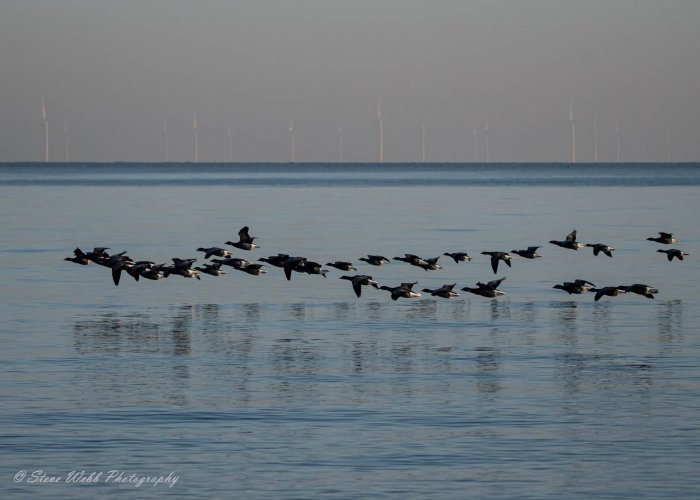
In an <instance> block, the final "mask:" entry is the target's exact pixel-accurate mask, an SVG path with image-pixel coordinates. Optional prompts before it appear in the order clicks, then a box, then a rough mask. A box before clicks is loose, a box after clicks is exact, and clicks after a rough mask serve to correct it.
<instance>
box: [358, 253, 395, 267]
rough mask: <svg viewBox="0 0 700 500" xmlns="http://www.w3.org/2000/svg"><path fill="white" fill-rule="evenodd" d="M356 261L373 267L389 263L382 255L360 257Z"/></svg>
mask: <svg viewBox="0 0 700 500" xmlns="http://www.w3.org/2000/svg"><path fill="white" fill-rule="evenodd" d="M357 260H361V261H363V262H366V263H367V264H371V265H373V266H381V265H382V264H388V263H389V262H391V261H390V260H389V259H387V258H386V257H384V256H383V255H368V256H367V257H360V258H359V259H357Z"/></svg>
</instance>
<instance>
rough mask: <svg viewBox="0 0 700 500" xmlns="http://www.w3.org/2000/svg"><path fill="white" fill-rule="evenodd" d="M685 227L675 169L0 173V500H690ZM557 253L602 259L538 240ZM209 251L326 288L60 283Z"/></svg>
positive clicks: (58, 168)
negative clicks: (124, 265)
mask: <svg viewBox="0 0 700 500" xmlns="http://www.w3.org/2000/svg"><path fill="white" fill-rule="evenodd" d="M699 216H700V164H696V163H682V164H680V163H669V164H660V163H656V164H632V163H598V164H553V163H547V164H536V163H527V164H517V163H509V164H430V163H411V164H393V163H392V164H302V163H300V164H192V163H190V164H175V163H173V164H166V163H162V164H142V163H138V164H136V163H109V164H89V163H88V164H81V163H63V164H62V163H49V164H40V163H14V164H12V163H4V164H0V221H1V224H0V228H1V229H2V237H1V238H0V262H2V271H1V272H0V280H1V286H0V298H1V300H0V318H2V321H1V322H0V339H1V342H2V349H0V360H1V366H2V372H1V373H2V375H1V377H0V401H1V402H2V412H0V446H1V449H2V454H0V497H2V498H15V497H17V498H32V499H34V498H95V497H106V498H120V497H122V496H124V497H126V496H129V497H131V498H133V497H138V498H161V497H171V498H245V499H256V498H273V499H281V498H285V499H286V498H299V499H302V498H304V499H308V498H324V499H325V498H328V499H349V498H352V499H356V498H358V499H361V498H397V499H412V498H416V499H423V498H431V499H437V498H440V499H443V498H445V499H452V498H497V499H501V498H502V499H506V498H508V499H510V498H519V499H526V498H532V499H562V498H574V499H591V498H606V499H615V498H635V499H646V498H658V499H670V498H673V499H695V498H698V492H699V491H700V419H699V418H698V416H699V415H700V291H699V290H698V286H699V285H700V222H699V219H698V217H699ZM244 226H248V227H249V231H250V234H251V235H252V236H255V237H256V239H255V243H257V244H258V245H259V248H256V249H254V250H251V251H243V250H239V249H237V248H234V247H233V246H231V245H227V244H226V242H227V241H236V240H237V239H238V231H239V230H240V229H241V228H242V227H244ZM573 230H576V231H577V236H578V241H581V242H584V243H605V244H609V245H612V246H613V247H614V248H615V250H614V252H613V257H612V258H610V257H608V256H606V255H604V254H602V253H601V254H599V255H597V256H595V255H594V254H593V251H592V249H591V248H588V247H584V248H581V249H579V250H576V251H574V250H569V249H565V248H561V247H559V246H556V245H553V244H551V243H550V241H552V240H563V239H564V238H565V236H566V235H567V234H569V233H570V232H571V231H573ZM661 231H663V232H670V233H672V234H673V236H674V238H677V239H678V240H679V242H678V243H674V244H673V245H663V244H660V243H657V242H654V241H649V240H647V238H649V237H655V236H658V233H659V232H661ZM214 246H218V247H222V248H226V249H228V250H231V251H232V253H233V255H234V256H236V257H242V258H245V259H248V260H250V261H257V260H258V259H259V258H261V257H268V256H271V255H276V254H277V253H285V254H288V255H292V256H303V257H306V258H308V259H309V260H312V261H316V262H318V263H320V264H322V265H324V268H326V269H328V272H327V273H326V275H325V277H324V276H322V275H309V274H302V273H296V272H295V273H293V274H292V276H291V279H290V280H287V279H286V278H285V276H284V273H283V271H282V270H281V269H279V268H276V267H272V266H267V267H265V269H266V270H267V273H265V274H262V275H260V276H253V275H249V274H246V273H243V272H240V271H238V270H236V269H233V268H231V267H229V268H225V270H226V274H225V275H223V276H218V277H214V276H209V275H202V276H201V280H197V279H192V278H190V279H188V278H184V277H181V276H175V275H171V276H170V277H168V278H167V279H162V280H159V281H149V280H145V279H141V280H139V281H138V282H137V281H135V280H134V279H132V278H131V277H130V276H128V275H126V274H124V275H123V276H122V279H121V282H120V283H119V285H118V286H115V285H114V283H113V281H112V276H111V272H110V270H109V269H108V268H106V267H102V266H98V265H95V264H91V265H87V266H82V265H77V264H74V263H72V262H69V261H65V260H64V259H65V258H66V257H71V256H72V255H73V250H74V249H75V248H81V249H82V250H84V251H89V250H92V249H93V248H94V247H108V248H109V250H107V252H108V253H119V252H123V251H126V252H127V254H128V255H129V256H130V257H132V258H133V259H134V260H150V261H155V262H158V263H171V259H172V258H180V259H187V258H196V259H197V262H196V263H195V265H199V264H201V263H203V262H205V258H204V257H205V255H204V253H203V252H201V251H198V250H197V249H198V248H200V247H214ZM530 246H539V247H540V248H539V249H538V253H539V254H540V255H541V258H536V259H525V258H522V257H519V256H517V255H513V259H512V262H511V263H512V266H511V267H508V266H506V265H504V264H503V263H501V265H500V266H499V268H498V272H497V273H494V271H493V270H492V268H491V264H490V257H489V256H488V255H483V254H482V253H481V252H484V251H504V252H511V251H512V250H519V249H525V248H527V247H530ZM671 247H673V248H678V249H681V250H683V251H684V252H686V253H688V254H689V255H688V256H686V257H685V259H684V260H682V261H681V260H676V259H674V260H673V261H669V260H668V259H667V257H666V255H665V254H664V253H661V252H658V250H659V249H668V248H671ZM457 251H463V252H467V253H468V254H469V255H470V256H471V257H472V259H471V260H470V261H468V262H460V263H456V262H454V260H452V259H451V258H450V257H448V256H445V255H443V254H444V253H445V252H457ZM407 253H410V254H416V255H419V256H421V257H425V258H430V257H438V256H440V259H439V260H438V263H439V264H440V265H441V266H442V269H437V270H430V271H425V270H423V269H422V268H419V267H415V266H411V265H409V264H407V263H405V262H401V261H397V260H393V257H397V256H403V255H404V254H407ZM369 254H372V255H383V256H385V257H387V258H388V259H389V260H390V261H391V262H390V263H388V264H385V265H383V266H380V267H376V266H371V265H369V264H366V263H365V262H362V261H359V258H360V257H364V256H367V255H369ZM334 261H351V262H353V263H354V264H355V265H356V267H357V269H358V270H357V271H350V272H344V271H339V270H337V269H334V268H332V267H328V266H326V265H325V264H326V263H329V262H334ZM348 274H350V275H351V274H368V275H371V276H372V277H373V278H374V280H376V281H377V282H378V283H379V284H380V285H386V286H397V285H399V284H400V283H403V282H417V284H416V285H415V286H414V290H417V291H421V290H423V289H434V288H438V287H440V286H442V285H444V284H452V283H456V286H455V288H454V289H455V291H458V293H459V294H460V295H459V297H455V298H451V299H444V298H440V297H433V296H431V295H430V293H429V292H421V297H419V298H411V299H406V298H400V299H398V300H396V301H393V300H392V299H391V296H390V294H389V293H388V292H387V291H385V290H377V289H374V288H372V287H363V290H362V295H361V296H360V297H356V296H355V294H354V292H353V289H352V286H351V284H350V282H348V281H346V280H342V279H340V277H341V276H343V275H348ZM502 277H505V278H506V279H505V280H504V281H503V282H502V283H501V285H500V287H499V288H500V289H501V290H502V291H503V292H505V295H503V296H500V297H498V298H495V299H489V298H485V297H481V296H478V295H474V294H471V293H469V292H467V291H461V288H463V287H474V285H475V283H477V282H486V281H490V280H494V279H496V278H502ZM574 279H585V280H587V281H590V282H592V283H595V285H596V286H598V287H604V286H613V287H615V286H618V285H630V284H633V283H642V284H648V285H650V286H653V287H655V288H658V293H657V294H655V297H654V298H653V299H649V298H646V297H644V296H640V295H636V294H633V293H627V294H620V295H618V296H615V297H611V296H603V297H602V298H601V299H600V300H599V301H595V300H594V294H593V293H590V292H589V293H586V294H582V295H568V294H567V293H566V292H564V291H562V290H559V289H555V288H553V286H554V285H555V284H558V283H562V282H565V281H572V280H574Z"/></svg>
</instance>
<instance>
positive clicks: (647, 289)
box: [617, 283, 659, 299]
mask: <svg viewBox="0 0 700 500" xmlns="http://www.w3.org/2000/svg"><path fill="white" fill-rule="evenodd" d="M617 288H618V289H619V290H624V291H625V292H628V293H636V294H637V295H643V296H644V297H646V298H647V299H653V298H654V294H655V293H659V290H658V288H654V287H651V286H649V285H644V284H642V283H635V284H634V285H620V286H618V287H617Z"/></svg>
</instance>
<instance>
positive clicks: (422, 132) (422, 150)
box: [420, 123, 425, 163]
mask: <svg viewBox="0 0 700 500" xmlns="http://www.w3.org/2000/svg"><path fill="white" fill-rule="evenodd" d="M420 158H421V162H423V163H425V124H424V123H421V124H420Z"/></svg>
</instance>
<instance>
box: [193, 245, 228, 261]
mask: <svg viewBox="0 0 700 500" xmlns="http://www.w3.org/2000/svg"><path fill="white" fill-rule="evenodd" d="M197 251H198V252H204V258H205V259H208V258H209V257H211V256H212V255H216V256H217V257H224V258H228V257H231V252H229V251H228V250H225V249H223V248H219V247H210V248H198V249H197Z"/></svg>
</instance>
